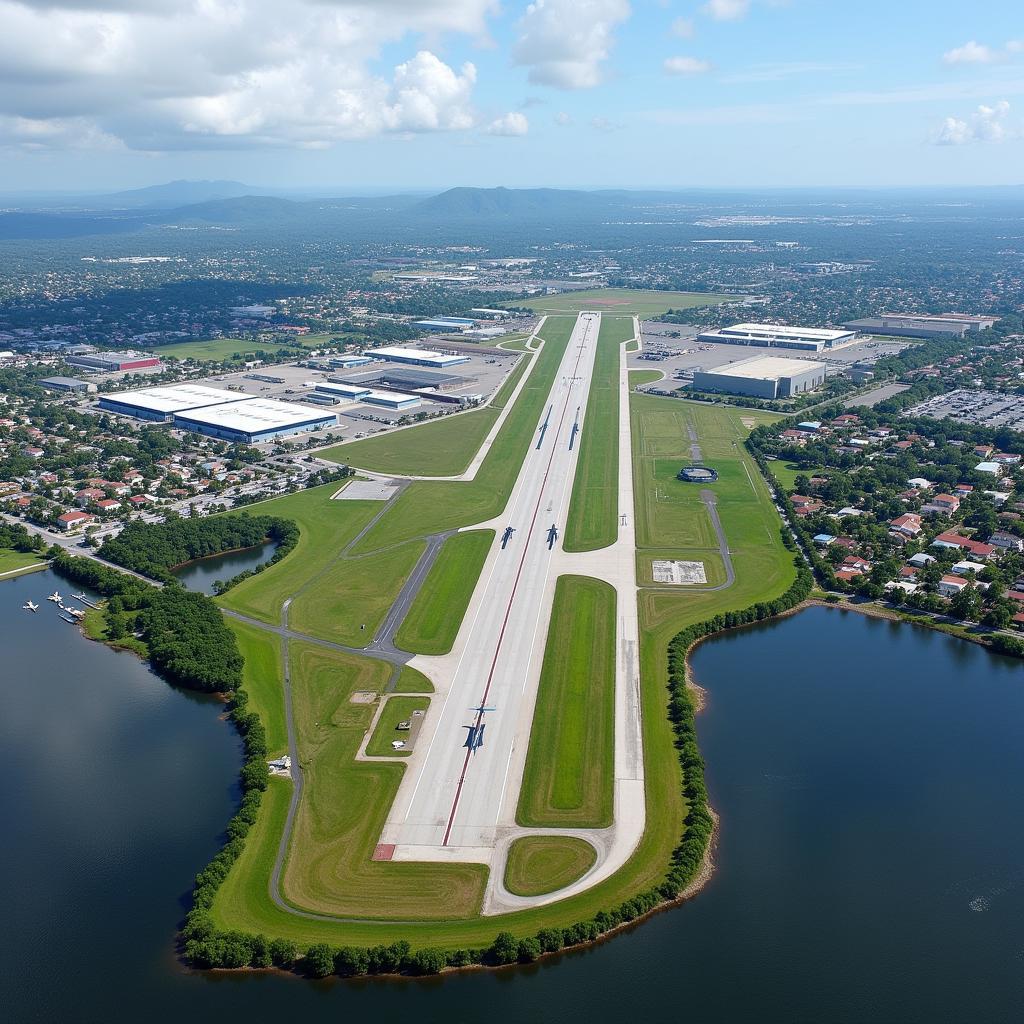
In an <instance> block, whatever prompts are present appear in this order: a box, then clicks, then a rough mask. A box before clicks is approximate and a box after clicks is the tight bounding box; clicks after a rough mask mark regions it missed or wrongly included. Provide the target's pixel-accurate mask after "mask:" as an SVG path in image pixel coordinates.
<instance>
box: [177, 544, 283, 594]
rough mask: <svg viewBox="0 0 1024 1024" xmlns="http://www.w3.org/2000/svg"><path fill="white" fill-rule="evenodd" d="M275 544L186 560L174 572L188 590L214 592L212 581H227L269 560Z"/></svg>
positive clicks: (272, 554) (205, 592)
mask: <svg viewBox="0 0 1024 1024" xmlns="http://www.w3.org/2000/svg"><path fill="white" fill-rule="evenodd" d="M276 550H277V545H276V544H274V543H273V542H268V543H266V544H261V545H260V546H259V547H255V548H246V549H245V550H244V551H231V552H228V553H227V554H225V555H211V556H210V557H209V558H200V559H198V560H196V561H195V562H187V563H186V564H185V565H183V566H182V567H181V568H180V569H177V570H176V571H175V573H174V575H175V576H177V577H178V579H179V580H180V581H181V583H182V585H183V586H186V587H188V589H189V590H198V591H200V592H201V593H203V594H213V593H216V590H215V588H214V583H217V582H218V581H219V582H221V583H227V581H228V580H229V579H231V578H232V577H233V576H237V575H238V574H239V573H240V572H245V571H246V569H255V568H256V566H257V565H262V564H263V563H264V562H269V561H270V559H271V558H273V557H274V552H275V551H276Z"/></svg>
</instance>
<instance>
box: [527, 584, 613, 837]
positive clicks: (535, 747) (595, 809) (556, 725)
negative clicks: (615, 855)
mask: <svg viewBox="0 0 1024 1024" xmlns="http://www.w3.org/2000/svg"><path fill="white" fill-rule="evenodd" d="M614 738H615V590H614V588H613V587H611V586H609V585H608V584H607V583H604V582H602V581H601V580H596V579H591V578H589V577H585V576H561V577H559V579H558V582H557V584H556V586H555V602H554V607H553V608H552V612H551V625H550V627H549V629H548V639H547V646H546V647H545V649H544V664H543V668H542V669H541V678H540V689H539V691H538V693H537V705H536V710H535V712H534V716H533V728H532V729H531V731H530V747H529V750H528V752H527V755H526V768H525V770H524V772H523V785H522V789H521V791H520V794H519V808H518V811H517V813H516V820H517V821H518V822H519V824H520V825H525V826H528V827H534V828H537V827H544V826H551V827H565V828H569V827H572V828H603V827H604V826H606V825H610V824H611V823H612V810H613V796H614V780H613V766H614V754H615V750H614Z"/></svg>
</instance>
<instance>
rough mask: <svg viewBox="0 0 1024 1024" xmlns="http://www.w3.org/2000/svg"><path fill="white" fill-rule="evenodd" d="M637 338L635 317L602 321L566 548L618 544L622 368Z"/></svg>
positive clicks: (605, 318) (574, 485) (570, 510)
mask: <svg viewBox="0 0 1024 1024" xmlns="http://www.w3.org/2000/svg"><path fill="white" fill-rule="evenodd" d="M631 337H633V320H632V318H630V317H602V318H601V334H600V336H599V338H598V345H597V358H596V360H595V363H594V380H593V385H592V386H591V390H590V398H589V399H588V400H587V412H586V416H585V417H584V422H583V431H582V434H581V437H580V441H579V445H580V455H579V461H578V462H577V464H576V478H575V480H574V481H573V485H572V498H571V501H570V503H569V520H568V522H567V524H566V528H565V538H564V541H563V545H562V546H563V548H564V549H565V550H566V551H594V550H596V549H598V548H604V547H607V546H608V545H609V544H614V543H615V538H616V537H617V536H618V522H619V362H620V351H621V348H622V343H623V342H624V341H627V340H628V339H629V338H631Z"/></svg>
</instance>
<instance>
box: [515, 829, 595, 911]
mask: <svg viewBox="0 0 1024 1024" xmlns="http://www.w3.org/2000/svg"><path fill="white" fill-rule="evenodd" d="M596 860H597V851H596V850H595V849H594V848H593V847H592V846H591V845H590V843H588V842H587V841H586V840H585V839H577V838H576V837H575V836H523V837H522V838H521V839H517V840H516V841H515V842H514V843H513V844H512V845H511V846H510V847H509V851H508V859H507V860H506V862H505V888H506V889H508V891H509V892H511V893H514V894H515V895H516V896H543V895H546V894H547V893H549V892H557V891H558V890H559V889H564V888H565V887H566V886H567V885H571V884H572V883H573V882H575V881H576V880H577V879H578V878H582V877H583V875H585V874H586V873H587V872H588V871H589V870H590V869H591V868H592V867H593V866H594V862H595V861H596Z"/></svg>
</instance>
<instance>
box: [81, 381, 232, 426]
mask: <svg viewBox="0 0 1024 1024" xmlns="http://www.w3.org/2000/svg"><path fill="white" fill-rule="evenodd" d="M236 401H238V396H237V395H235V394H232V392H230V391H223V390H221V389H220V388H208V387H204V386H203V385H202V384H169V385H167V386H165V387H158V388H142V389H140V390H138V391H120V392H115V393H114V394H110V395H101V396H100V408H101V409H104V410H105V411H106V412H116V413H118V414H119V415H121V416H134V417H135V418H136V419H140V420H157V421H158V422H161V423H167V422H169V421H170V420H171V418H172V417H173V416H174V414H175V413H178V412H186V411H187V410H189V409H201V408H204V407H205V406H211V405H223V404H224V403H225V402H236Z"/></svg>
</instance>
